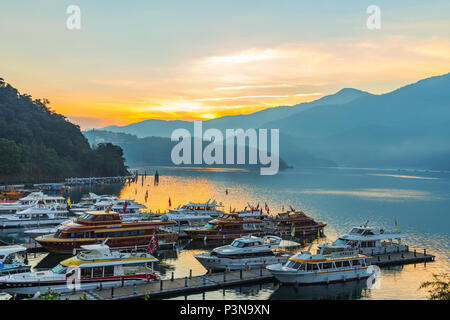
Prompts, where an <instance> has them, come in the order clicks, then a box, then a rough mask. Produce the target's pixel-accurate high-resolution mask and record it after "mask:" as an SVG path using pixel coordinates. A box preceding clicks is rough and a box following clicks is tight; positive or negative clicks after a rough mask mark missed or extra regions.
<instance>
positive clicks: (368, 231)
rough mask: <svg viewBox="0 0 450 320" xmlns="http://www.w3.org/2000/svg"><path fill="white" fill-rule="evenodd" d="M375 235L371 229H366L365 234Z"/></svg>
mask: <svg viewBox="0 0 450 320" xmlns="http://www.w3.org/2000/svg"><path fill="white" fill-rule="evenodd" d="M373 235H374V234H373V232H372V231H370V230H366V231H364V233H363V236H373Z"/></svg>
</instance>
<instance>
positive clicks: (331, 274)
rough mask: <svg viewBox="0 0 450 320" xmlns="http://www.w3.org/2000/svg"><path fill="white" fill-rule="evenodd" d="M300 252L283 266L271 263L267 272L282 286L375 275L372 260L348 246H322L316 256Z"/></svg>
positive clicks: (331, 281) (349, 279)
mask: <svg viewBox="0 0 450 320" xmlns="http://www.w3.org/2000/svg"><path fill="white" fill-rule="evenodd" d="M310 249H311V246H310V247H309V249H308V251H306V252H299V253H297V254H295V255H294V256H292V257H291V258H289V260H288V261H287V262H286V263H285V264H284V265H283V264H273V265H269V266H267V269H268V270H269V271H270V273H272V275H273V276H274V277H275V278H277V280H278V281H280V282H281V283H286V284H319V283H334V282H345V281H351V280H360V279H366V278H368V277H370V276H371V275H372V274H374V272H375V270H374V269H372V268H369V267H370V265H371V261H370V260H371V257H369V256H366V255H362V254H359V253H358V250H357V249H353V248H349V247H348V246H345V245H344V246H334V247H333V248H325V247H322V248H321V249H319V250H318V252H317V254H311V253H310Z"/></svg>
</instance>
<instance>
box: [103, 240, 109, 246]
mask: <svg viewBox="0 0 450 320" xmlns="http://www.w3.org/2000/svg"><path fill="white" fill-rule="evenodd" d="M108 240H109V238H106V239H105V240H103V242H102V245H103V246H104V245H106V241H108Z"/></svg>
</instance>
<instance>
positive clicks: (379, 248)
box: [319, 223, 409, 255]
mask: <svg viewBox="0 0 450 320" xmlns="http://www.w3.org/2000/svg"><path fill="white" fill-rule="evenodd" d="M403 238H405V235H403V234H402V233H401V232H400V231H386V230H384V229H379V228H373V227H367V223H366V224H365V225H364V226H359V227H354V228H352V230H351V231H350V232H349V233H347V234H344V235H342V236H340V237H339V238H338V239H337V240H336V241H335V242H334V243H333V244H335V245H348V246H350V247H352V248H357V249H358V250H359V252H361V253H364V254H367V255H375V254H386V253H393V252H407V251H408V250H409V248H408V246H407V245H404V244H402V242H401V241H402V239H403ZM321 246H324V245H319V247H321Z"/></svg>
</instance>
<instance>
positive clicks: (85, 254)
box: [0, 243, 159, 294]
mask: <svg viewBox="0 0 450 320" xmlns="http://www.w3.org/2000/svg"><path fill="white" fill-rule="evenodd" d="M82 250H83V251H81V252H79V253H78V254H77V255H76V256H74V257H72V258H69V259H66V260H63V261H61V262H60V263H59V264H58V265H57V266H55V267H54V268H53V269H51V270H48V271H39V272H25V273H20V274H15V275H8V276H2V277H0V291H4V292H7V293H12V294H14V293H17V294H35V293H36V292H41V293H43V292H46V291H50V290H54V291H57V292H60V293H68V292H76V291H84V290H91V289H95V288H98V287H100V286H101V287H103V288H110V287H116V286H121V285H122V284H123V285H131V284H135V283H139V282H146V281H151V280H155V279H159V276H158V275H157V274H155V273H154V272H153V263H155V262H157V261H158V259H156V258H155V257H153V256H152V255H151V254H150V252H149V251H148V250H140V249H132V250H111V249H110V247H109V246H108V245H106V244H105V243H102V244H95V245H85V246H83V247H82ZM148 264H150V266H151V267H150V268H148Z"/></svg>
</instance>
